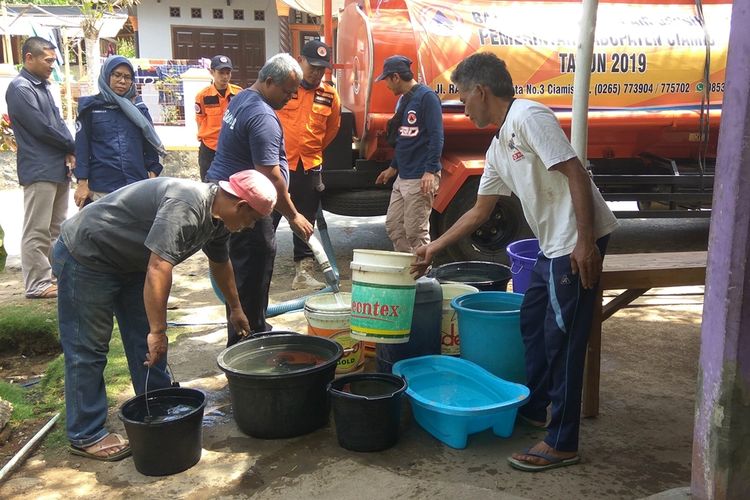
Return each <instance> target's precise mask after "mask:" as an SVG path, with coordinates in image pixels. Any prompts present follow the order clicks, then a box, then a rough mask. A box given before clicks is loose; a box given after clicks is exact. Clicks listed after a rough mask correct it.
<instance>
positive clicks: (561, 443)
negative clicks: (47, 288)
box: [520, 235, 609, 451]
mask: <svg viewBox="0 0 750 500" xmlns="http://www.w3.org/2000/svg"><path fill="white" fill-rule="evenodd" d="M608 242H609V235H607V236H603V237H602V238H599V240H597V242H596V244H597V246H598V247H599V251H600V252H601V254H602V257H603V256H604V253H605V251H606V248H607V243H608ZM595 299H596V289H591V290H586V289H584V288H583V287H582V286H581V281H580V279H579V276H578V275H574V274H573V273H572V270H571V265H570V256H569V255H564V256H562V257H556V258H554V259H548V258H547V257H545V256H544V255H542V254H541V253H540V254H539V257H538V259H537V262H536V265H535V266H534V269H533V271H532V278H531V284H530V285H529V288H528V289H527V290H526V294H525V295H524V299H523V305H522V306H521V336H522V337H523V342H524V346H525V348H526V378H527V384H528V386H529V389H531V395H530V398H529V402H528V403H527V404H526V405H525V406H524V407H522V408H521V410H520V411H521V413H522V414H523V415H524V416H526V417H528V418H530V419H532V420H537V421H541V422H543V421H545V420H546V419H547V406H548V405H549V404H550V403H551V404H552V419H551V421H550V423H549V426H548V429H547V437H546V438H545V439H544V441H545V442H546V443H547V444H548V445H549V446H551V447H552V448H554V449H556V450H558V451H578V431H579V426H580V418H581V390H582V384H583V366H584V361H585V359H586V345H587V343H588V339H589V331H590V329H591V318H592V315H593V307H594V302H595Z"/></svg>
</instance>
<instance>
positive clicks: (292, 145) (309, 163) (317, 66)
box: [274, 40, 341, 290]
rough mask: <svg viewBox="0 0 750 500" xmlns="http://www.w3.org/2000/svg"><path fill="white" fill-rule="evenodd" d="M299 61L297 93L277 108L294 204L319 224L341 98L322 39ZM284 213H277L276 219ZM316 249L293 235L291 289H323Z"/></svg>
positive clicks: (309, 44) (304, 50)
mask: <svg viewBox="0 0 750 500" xmlns="http://www.w3.org/2000/svg"><path fill="white" fill-rule="evenodd" d="M297 61H298V62H299V64H300V66H301V67H302V82H301V83H300V86H299V89H298V90H297V93H296V94H295V95H294V96H292V98H291V99H290V100H289V102H287V103H286V105H285V106H284V107H283V108H282V109H280V110H277V111H276V114H277V116H278V117H279V120H280V121H281V126H282V127H283V128H284V143H285V150H286V157H287V160H288V161H289V171H290V173H289V195H290V196H291V198H292V202H293V203H294V206H295V207H297V210H299V212H300V213H301V214H302V215H304V216H305V218H306V219H307V220H308V221H309V222H310V224H313V225H315V216H316V214H317V213H318V208H319V206H320V198H321V193H322V191H323V187H324V186H323V181H322V179H321V167H322V166H323V150H324V149H325V148H326V146H328V145H329V144H330V143H331V141H333V139H334V137H336V134H337V133H338V130H339V125H340V124H341V100H340V99H339V95H338V93H337V92H336V89H335V88H334V87H333V86H332V85H330V84H328V83H326V82H324V81H323V75H324V74H325V71H326V69H327V68H331V67H332V66H331V48H330V47H328V46H327V45H326V44H325V43H323V42H321V41H319V40H311V41H309V42H307V43H306V44H305V45H304V47H302V51H301V55H300V56H299V57H297ZM280 218H281V215H280V214H278V213H275V214H274V222H275V223H276V224H278V222H279V220H280ZM314 267H315V259H314V257H313V253H312V251H311V250H310V248H309V247H308V246H307V244H306V243H305V242H304V241H303V240H302V239H300V238H299V237H298V236H297V235H294V270H295V276H294V280H293V281H292V290H299V289H302V288H323V287H324V286H325V285H324V284H323V283H321V282H320V281H318V280H316V279H315V278H313V277H312V276H311V274H310V272H311V271H312V270H313V269H314Z"/></svg>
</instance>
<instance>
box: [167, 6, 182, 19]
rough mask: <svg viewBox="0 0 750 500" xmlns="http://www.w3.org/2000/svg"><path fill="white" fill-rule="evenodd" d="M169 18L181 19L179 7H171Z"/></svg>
mask: <svg viewBox="0 0 750 500" xmlns="http://www.w3.org/2000/svg"><path fill="white" fill-rule="evenodd" d="M169 17H180V8H179V7H170V8H169Z"/></svg>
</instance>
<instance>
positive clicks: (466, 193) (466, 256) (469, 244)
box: [435, 177, 533, 264]
mask: <svg viewBox="0 0 750 500" xmlns="http://www.w3.org/2000/svg"><path fill="white" fill-rule="evenodd" d="M478 187H479V177H473V178H471V179H469V180H467V181H466V182H465V183H464V185H463V186H461V189H459V191H458V193H457V194H456V196H455V197H454V198H453V200H452V201H451V202H450V204H449V205H448V208H446V210H445V211H444V212H443V213H442V214H438V216H437V221H436V222H437V227H436V228H435V229H437V232H438V234H439V235H440V234H443V233H444V232H446V231H447V230H448V229H450V228H451V227H452V226H453V224H455V223H456V221H457V220H458V219H459V218H461V216H462V215H463V214H465V213H466V212H467V211H468V210H469V209H470V208H471V207H473V206H474V203H475V202H476V200H477V188H478ZM524 238H533V235H532V233H531V230H530V229H529V226H528V225H527V224H526V220H525V219H524V216H523V210H522V209H521V203H520V202H519V201H518V198H516V197H515V196H501V197H500V199H499V200H498V202H497V204H496V205H495V209H494V210H493V211H492V215H491V216H490V218H489V220H488V221H487V222H485V223H484V224H483V225H482V226H481V227H480V228H479V229H477V230H476V231H474V232H473V233H472V234H471V235H470V236H469V237H467V238H464V239H463V240H461V241H460V242H458V243H456V244H455V245H453V246H451V247H448V248H447V249H446V254H447V255H446V257H448V259H449V260H450V261H465V260H482V261H489V262H500V263H503V264H507V263H508V255H507V254H506V253H505V247H506V246H507V245H508V244H509V243H512V242H513V241H516V240H521V239H524Z"/></svg>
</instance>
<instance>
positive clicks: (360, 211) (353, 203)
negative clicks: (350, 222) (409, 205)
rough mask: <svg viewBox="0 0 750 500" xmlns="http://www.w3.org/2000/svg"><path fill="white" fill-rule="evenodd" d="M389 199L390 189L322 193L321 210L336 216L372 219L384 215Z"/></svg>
mask: <svg viewBox="0 0 750 500" xmlns="http://www.w3.org/2000/svg"><path fill="white" fill-rule="evenodd" d="M390 199H391V190H390V189H353V190H351V191H336V192H332V193H329V192H327V191H323V200H322V202H323V210H326V211H328V212H331V213H333V214H336V215H348V216H351V217H374V216H378V215H385V214H386V212H387V211H388V202H389V201H390Z"/></svg>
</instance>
